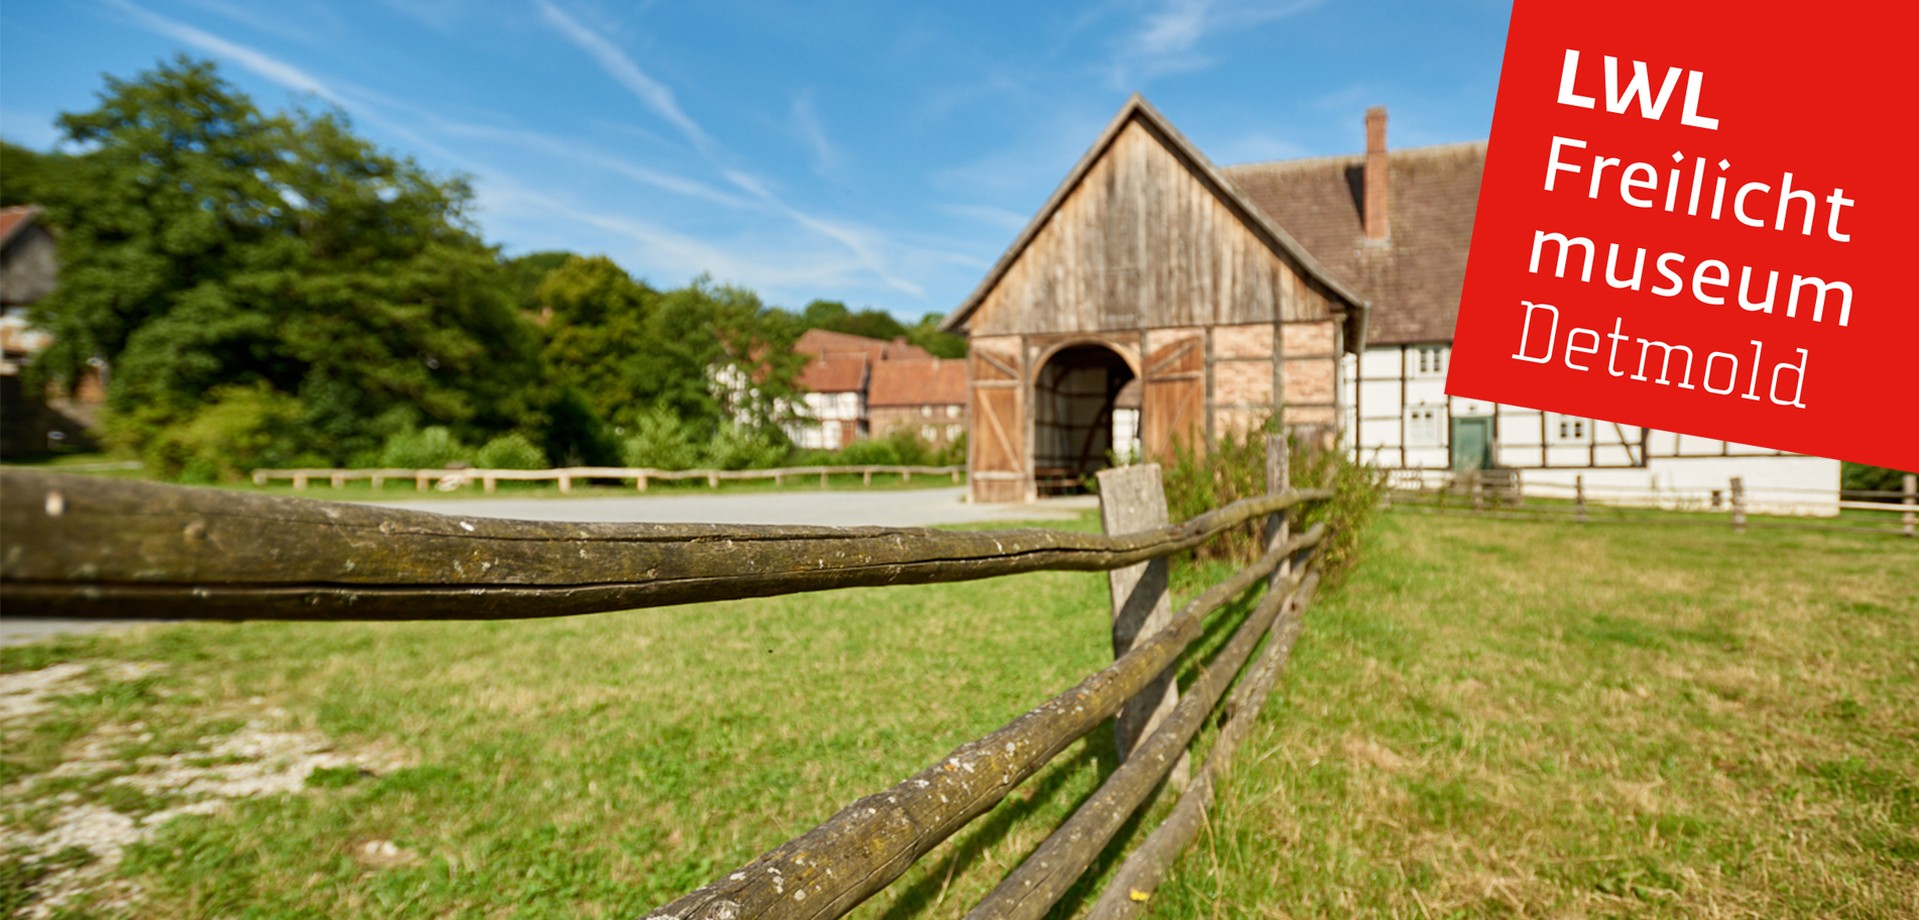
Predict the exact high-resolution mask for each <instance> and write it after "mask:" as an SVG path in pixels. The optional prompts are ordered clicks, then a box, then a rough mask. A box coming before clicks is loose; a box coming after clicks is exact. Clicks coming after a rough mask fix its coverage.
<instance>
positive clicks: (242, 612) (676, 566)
mask: <svg viewBox="0 0 1919 920" xmlns="http://www.w3.org/2000/svg"><path fill="white" fill-rule="evenodd" d="M1284 450H1285V447H1284V444H1283V442H1281V441H1280V440H1279V439H1273V440H1272V441H1271V442H1269V444H1268V452H1269V462H1268V469H1267V482H1268V494H1266V495H1264V496H1260V497H1256V498H1250V499H1245V500H1242V501H1238V502H1235V503H1233V504H1231V505H1227V506H1225V507H1223V508H1219V509H1216V510H1214V511H1210V512H1207V513H1206V514H1202V515H1200V516H1198V517H1195V518H1193V519H1191V520H1188V521H1185V522H1182V523H1178V524H1163V522H1164V521H1165V504H1164V498H1163V496H1162V495H1161V494H1160V491H1159V480H1158V468H1157V467H1152V466H1147V467H1132V468H1127V469H1123V470H1111V471H1108V472H1107V473H1104V474H1101V481H1100V487H1101V494H1102V501H1103V502H1104V503H1105V507H1104V509H1103V510H1104V511H1105V514H1104V517H1105V520H1106V522H1107V530H1108V532H1107V533H1105V534H1099V535H1095V534H1076V533H1065V532H1059V531H1046V530H1004V531H993V532H970V533H969V532H947V531H935V530H921V529H901V528H878V527H860V528H826V527H770V526H769V527H720V526H706V525H650V524H633V525H610V524H555V523H541V522H527V521H503V520H490V519H481V518H472V519H467V518H461V517H457V516H443V515H437V514H427V513H423V512H409V511H397V510H392V509H383V508H373V507H365V506H355V505H346V504H339V503H333V502H316V501H309V500H306V499H301V498H292V497H283V496H271V495H260V494H247V493H238V492H226V491H217V490H207V489H187V488H180V487H173V486H164V485H156V484H151V483H141V482H132V481H126V480H114V479H99V478H90V477H77V476H62V475H56V474H47V473H38V472H22V471H13V470H7V471H0V534H4V535H5V540H6V546H5V550H4V555H3V556H0V604H4V605H5V608H6V614H7V615H8V616H68V617H117V618H126V617H166V618H202V619H208V618H210V619H283V620H419V619H436V620H437V619H497V618H517V617H546V616H565V615H574V614H586V613H596V612H609V611H616V610H628V609H633V608H637V607H650V606H660V605H666V604H678V603H686V602H691V601H704V600H715V599H726V598H740V597H753V596H761V595H772V594H783V593H790V592H798V591H813V590H822V589H827V588H843V587H856V586H866V585H884V584H912V583H932V582H948V581H958V580H966V579H976V578H987V577H994V576H998V575H1007V574H1013V573H1018V572H1031V571H1038V570H1062V569H1063V570H1080V571H1106V572H1109V573H1110V574H1109V584H1110V588H1111V592H1110V593H1111V597H1112V605H1113V613H1114V617H1115V621H1114V629H1113V641H1114V651H1115V660H1114V661H1113V663H1112V664H1111V665H1110V666H1108V667H1106V668H1104V669H1102V670H1100V671H1099V672H1097V673H1095V674H1092V675H1090V676H1088V677H1087V678H1085V679H1084V680H1082V681H1080V682H1079V683H1078V684H1076V685H1074V686H1073V687H1071V688H1069V689H1067V690H1065V691H1064V692H1062V693H1060V694H1058V695H1057V696H1054V697H1053V698H1052V699H1050V700H1047V701H1045V702H1043V703H1041V704H1040V705H1039V706H1037V707H1035V708H1034V709H1032V710H1031V711H1029V712H1027V713H1026V714H1024V715H1022V716H1020V717H1018V718H1016V719H1014V720H1013V721H1011V722H1009V723H1007V724H1006V725H1004V726H1002V727H1001V728H999V729H998V730H996V731H994V732H992V733H990V734H988V735H986V736H985V737H982V738H980V739H978V740H976V741H972V742H968V743H967V744H964V745H961V746H960V747H959V748H957V749H956V750H954V751H953V752H952V753H951V754H949V755H948V756H946V757H944V758H942V759H940V760H939V761H938V762H936V763H934V764H932V765H930V766H928V767H926V768H925V769H923V770H921V771H919V772H918V773H916V774H914V775H913V776H909V777H907V778H906V779H904V780H902V781H900V782H899V783H897V784H895V785H894V786H892V787H891V788H888V789H885V790H883V791H881V792H878V793H875V794H873V795H870V796H867V797H865V798H863V799H860V800H859V801H856V802H854V803H853V804H851V805H849V806H847V807H846V808H844V809H842V810H841V811H840V812H839V813H838V814H835V815H834V816H832V817H831V818H829V819H827V820H826V821H825V822H823V823H821V824H820V825H818V826H817V827H814V828H813V829H811V830H809V831H806V832H805V833H802V834H800V835H799V836H797V837H795V838H793V839H792V840H789V841H788V842H787V843H785V844H782V845H781V846H779V847H776V848H774V849H773V850H771V851H769V852H767V853H765V854H762V855H761V856H759V857H758V858H756V859H754V860H752V861H750V862H748V863H747V864H746V865H744V866H741V867H740V868H739V869H737V870H736V871H733V872H730V873H727V874H725V875H723V876H721V877H719V878H717V879H715V880H714V881H713V882H711V883H709V884H707V885H705V886H703V887H701V888H699V889H698V890H695V891H693V892H690V893H688V894H686V895H684V896H683V897H681V898H679V899H677V900H675V901H673V902H672V903H670V904H667V905H665V906H663V907H661V908H659V909H658V910H656V911H654V912H653V913H651V914H649V915H648V916H649V917H658V918H669V917H670V918H676V920H691V918H715V920H717V918H746V917H777V918H823V917H837V916H840V915H842V914H844V913H846V912H847V911H850V910H852V909H853V908H854V907H856V906H858V905H859V904H860V903H862V902H864V901H865V900H866V899H868V898H870V897H871V896H873V895H874V894H875V893H877V892H879V891H881V890H883V889H884V888H885V887H886V886H887V885H889V884H891V883H892V882H893V881H894V880H896V879H898V878H899V877H900V876H901V875H902V874H903V873H905V872H906V870H907V869H908V868H909V867H910V866H912V865H913V864H914V862H915V861H917V860H918V859H920V858H921V857H923V856H925V855H926V854H927V853H928V852H930V851H931V850H932V849H933V848H934V847H935V846H937V845H939V844H940V843H941V842H942V841H944V840H946V839H947V838H949V837H950V836H952V835H953V834H954V833H956V832H958V831H959V830H960V829H962V828H964V827H965V826H966V825H967V824H968V823H969V822H971V821H972V820H973V819H975V818H977V817H979V816H981V815H983V814H985V813H986V812H988V811H990V810H992V808H993V807H994V806H995V805H997V804H998V803H999V802H1000V801H1001V800H1003V799H1004V798H1005V797H1006V796H1007V794H1008V793H1010V792H1011V791H1012V790H1013V789H1015V788H1016V787H1018V786H1019V785H1020V783H1022V782H1024V781H1025V780H1026V779H1028V778H1030V777H1032V776H1033V775H1034V774H1035V773H1037V772H1038V771H1039V770H1040V769H1041V768H1042V767H1044V766H1045V765H1046V764H1047V763H1048V762H1050V761H1051V760H1052V759H1053V758H1054V757H1055V756H1057V755H1059V754H1060V753H1061V752H1062V751H1064V750H1065V749H1066V748H1068V747H1069V746H1071V745H1072V744H1073V743H1075V742H1077V741H1079V740H1080V739H1082V738H1084V737H1085V736H1086V735H1087V734H1088V733H1090V732H1091V731H1093V730H1094V729H1095V728H1097V727H1099V726H1100V725H1101V724H1103V723H1104V722H1105V721H1106V720H1108V719H1117V721H1118V726H1117V729H1116V731H1115V737H1116V741H1117V743H1118V744H1119V746H1120V752H1121V758H1122V762H1121V764H1120V765H1119V767H1118V768H1116V769H1115V770H1114V771H1113V772H1112V773H1111V774H1110V775H1109V776H1108V777H1107V778H1106V780H1105V782H1104V784H1103V785H1102V786H1101V787H1100V788H1099V790H1098V791H1096V792H1095V793H1094V795H1093V796H1092V797H1091V798H1090V799H1088V800H1087V801H1086V802H1085V803H1084V804H1082V805H1081V806H1080V808H1079V809H1078V810H1077V811H1076V812H1075V813H1074V814H1073V815H1072V816H1071V817H1070V818H1068V819H1067V820H1066V821H1065V823H1064V824H1062V826H1061V827H1060V828H1058V829H1057V830H1056V831H1055V832H1054V833H1053V834H1052V835H1051V836H1050V837H1049V838H1048V839H1047V840H1046V842H1044V843H1043V844H1041V845H1040V847H1039V848H1038V849H1037V850H1036V851H1035V852H1034V853H1032V854H1031V855H1030V856H1029V858H1028V859H1027V860H1026V861H1025V862H1024V863H1023V864H1022V865H1021V866H1020V867H1019V868H1018V869H1016V870H1015V871H1014V872H1013V873H1012V874H1011V875H1009V876H1008V877H1007V878H1006V879H1005V881H1004V882H1003V883H1002V884H1001V885H1000V887H999V888H997V889H995V891H994V892H993V893H992V894H990V895H989V896H987V898H986V899H985V900H983V901H981V902H980V904H979V905H978V906H977V907H976V908H975V909H974V911H973V912H972V914H971V915H970V916H972V917H1002V916H1006V917H1037V916H1040V915H1041V914H1044V913H1045V912H1046V911H1048V910H1050V909H1051V908H1052V906H1053V905H1054V904H1055V903H1056V902H1057V901H1058V900H1059V899H1060V898H1061V897H1062V896H1063V895H1064V894H1065V893H1066V892H1067V890H1068V889H1069V888H1070V887H1071V886H1072V885H1073V883H1074V882H1075V881H1076V880H1077V879H1078V878H1079V877H1080V876H1081V875H1082V874H1083V873H1084V871H1085V870H1086V868H1087V867H1088V866H1089V865H1090V864H1091V863H1092V862H1093V860H1094V859H1096V858H1097V857H1098V856H1099V854H1101V853H1102V852H1104V851H1105V850H1106V849H1107V848H1108V847H1109V845H1110V843H1111V840H1112V839H1113V837H1114V836H1115V834H1116V833H1117V831H1118V830H1119V829H1120V828H1121V827H1122V826H1123V825H1124V824H1125V823H1126V822H1127V821H1128V820H1129V819H1130V818H1131V816H1132V815H1134V814H1135V813H1137V812H1138V811H1139V809H1140V808H1141V807H1143V805H1144V804H1145V803H1146V802H1147V801H1148V799H1149V797H1150V795H1151V793H1152V792H1153V791H1154V790H1155V789H1156V788H1159V787H1160V786H1162V785H1166V784H1167V783H1168V780H1169V779H1170V784H1171V785H1172V786H1175V787H1183V789H1182V795H1181V798H1180V799H1179V801H1178V803H1177V804H1176V805H1175V807H1174V809H1173V811H1172V815H1171V817H1170V818H1169V819H1168V820H1167V822H1166V823H1165V824H1164V825H1163V826H1161V827H1160V828H1159V829H1158V830H1157V831H1155V832H1154V833H1153V834H1152V835H1151V836H1149V837H1148V838H1147V840H1146V841H1145V843H1144V844H1143V845H1142V846H1141V847H1139V848H1137V849H1136V851H1135V852H1134V853H1133V854H1132V855H1131V856H1130V857H1129V858H1128V859H1127V860H1126V862H1125V863H1124V864H1123V866H1122V868H1121V870H1120V880H1121V882H1120V883H1116V887H1118V890H1119V894H1118V895H1117V896H1115V895H1114V894H1113V893H1112V891H1110V890H1109V891H1108V893H1107V895H1106V896H1104V897H1102V898H1101V899H1100V900H1099V901H1098V903H1097V904H1096V905H1095V906H1094V914H1095V915H1096V916H1101V917H1116V916H1125V915H1127V914H1129V913H1131V912H1133V911H1136V910H1137V909H1138V908H1139V907H1140V899H1141V895H1142V894H1143V893H1148V892H1151V891H1152V890H1154V888H1155V886H1156V885H1157V884H1158V883H1159V880H1160V879H1162V878H1163V877H1164V874H1165V872H1166V870H1167V867H1168V866H1169V865H1170V864H1171V861H1172V859H1173V858H1174V857H1175V856H1176V855H1177V854H1178V852H1179V851H1180V850H1181V849H1182V848H1183V847H1184V846H1185V844H1186V843H1187V842H1189V841H1190V840H1191V839H1192V837H1193V835H1194V833H1195V831H1196V829H1197V828H1198V826H1199V822H1200V821H1201V820H1202V818H1203V815H1204V813H1205V811H1206V809H1207V808H1208V807H1209V803H1210V797H1211V795H1212V790H1213V786H1214V783H1215V782H1216V779H1217V776H1218V775H1219V772H1220V770H1221V769H1223V767H1224V765H1225V763H1226V762H1227V761H1228V759H1229V758H1230V756H1231V753H1232V751H1233V749H1234V747H1235V746H1236V745H1237V743H1238V741H1239V739H1240V738H1242V737H1243V736H1244V735H1245V733H1246V730H1247V726H1248V725H1250V723H1251V721H1252V719H1253V718H1254V717H1255V716H1256V714H1257V713H1258V712H1259V709H1260V706H1261V704H1262V703H1263V702H1264V700H1265V698H1266V696H1267V695H1268V693H1269V691H1270V689H1271V687H1272V684H1273V681H1274V680H1275V679H1276V676H1277V674H1278V672H1279V670H1280V669H1281V668H1282V667H1283V666H1284V663H1285V661H1286V658H1287V655H1288V653H1289V652H1290V650H1291V648H1292V644H1293V641H1294V639H1295V638H1296V637H1297V635H1298V632H1299V628H1300V620H1301V617H1302V615H1303V612H1304V608H1305V606H1306V604H1307V602H1308V600H1309V599H1310V598H1311V596H1312V594H1313V591H1314V589H1315V587H1316V585H1317V583H1318V579H1319V575H1318V572H1317V557H1316V554H1315V549H1316V548H1317V547H1318V546H1319V545H1320V543H1321V542H1322V541H1323V540H1324V537H1325V529H1324V526H1323V525H1315V526H1314V527H1313V528H1311V529H1309V530H1307V531H1306V532H1304V533H1301V534H1297V535H1295V534H1293V533H1292V531H1291V525H1290V523H1289V515H1290V513H1291V512H1292V511H1293V510H1294V509H1296V508H1298V507H1300V506H1301V505H1303V504H1306V503H1309V502H1314V501H1318V500H1322V499H1324V498H1326V497H1328V495H1329V493H1328V492H1326V491H1324V490H1295V489H1289V488H1287V487H1286V483H1287V476H1286V465H1285V462H1284ZM1259 520H1264V521H1265V523H1266V527H1267V534H1268V539H1267V551H1266V552H1265V554H1264V555H1263V556H1262V557H1261V558H1260V559H1259V560H1258V561H1256V562H1254V563H1253V564H1251V565H1248V566H1246V567H1244V568H1242V569H1240V570H1238V571H1236V572H1234V573H1233V574H1232V575H1230V576H1228V577H1227V578H1225V579H1224V580H1222V581H1221V582H1219V583H1218V584H1215V585H1212V586H1210V587H1208V588H1206V589H1205V590H1204V591H1202V592H1200V594H1199V595H1198V596H1197V597H1194V598H1193V599H1192V600H1190V601H1188V602H1187V603H1186V604H1185V605H1184V606H1182V607H1181V608H1180V609H1179V610H1178V611H1176V612H1175V611H1171V610H1170V609H1169V608H1168V606H1167V604H1166V596H1167V595H1166V578H1165V565H1166V557H1168V556H1169V555H1171V554H1173V553H1177V552H1179V551H1181V550H1185V549H1189V548H1192V547H1194V546H1197V545H1199V544H1200V543H1203V542H1204V541H1206V540H1208V539H1210V538H1212V537H1214V536H1216V535H1218V534H1220V533H1222V532H1224V531H1226V530H1227V529H1229V528H1234V527H1239V526H1243V525H1245V524H1247V523H1248V522H1252V521H1259ZM1260 586H1263V587H1264V589H1265V593H1264V595H1263V596H1262V597H1261V598H1260V600H1259V602H1258V603H1257V604H1256V605H1254V606H1253V608H1252V610H1251V612H1250V613H1248V614H1246V615H1245V616H1244V618H1243V619H1241V620H1240V622H1239V623H1238V624H1237V625H1236V626H1234V627H1233V630H1232V635H1231V638H1230V639H1228V640H1227V641H1226V643H1225V645H1224V646H1223V647H1222V648H1221V649H1220V651H1219V652H1218V653H1217V654H1216V655H1215V656H1214V657H1213V659H1212V661H1211V662H1209V663H1206V664H1205V665H1204V667H1203V669H1202V670H1201V672H1200V673H1199V676H1198V677H1197V678H1196V679H1195V680H1194V682H1193V683H1192V684H1191V685H1190V686H1188V687H1186V688H1184V689H1183V690H1179V689H1177V688H1174V687H1172V686H1171V683H1170V681H1171V675H1172V674H1173V673H1174V671H1175V667H1174V666H1175V665H1176V664H1178V663H1179V662H1180V661H1181V660H1182V658H1183V656H1185V655H1186V653H1187V652H1188V651H1189V649H1190V647H1191V646H1192V645H1193V644H1194V642H1195V640H1197V639H1198V638H1199V636H1200V635H1201V634H1202V632H1204V631H1205V630H1206V628H1207V626H1208V621H1209V620H1210V619H1212V618H1213V617H1215V616H1216V615H1217V614H1218V613H1219V611H1221V610H1223V609H1227V608H1228V606H1229V602H1231V601H1233V600H1234V599H1235V598H1237V597H1239V596H1240V595H1242V594H1245V593H1247V592H1248V591H1251V590H1253V589H1255V588H1256V587H1260ZM1262 643H1263V645H1262ZM1256 654H1257V657H1256V658H1255V655H1256ZM1249 661H1251V662H1252V664H1251V665H1250V667H1249V666H1248V662H1249ZM1242 672H1245V673H1244V674H1242ZM1229 687H1230V688H1232V694H1231V696H1230V697H1229V698H1228V699H1227V700H1226V704H1225V707H1224V708H1223V709H1222V708H1221V707H1220V705H1219V704H1220V700H1221V698H1222V697H1223V696H1226V694H1227V691H1228V688H1229ZM1215 714H1217V718H1218V719H1219V720H1220V721H1222V722H1223V723H1224V727H1223V728H1222V730H1221V731H1220V732H1219V734H1218V736H1217V738H1216V740H1215V742H1214V744H1213V746H1212V748H1211V756H1210V757H1208V759H1207V760H1206V762H1205V763H1204V764H1202V765H1201V766H1199V768H1198V770H1197V773H1196V775H1195V777H1194V778H1193V779H1192V780H1191V781H1190V782H1188V781H1187V780H1186V778H1185V776H1186V774H1185V771H1186V766H1185V764H1186V763H1187V755H1188V748H1189V747H1190V746H1191V745H1192V742H1193V740H1194V738H1195V737H1196V736H1197V735H1198V734H1199V732H1200V730H1201V728H1202V727H1203V726H1204V725H1205V723H1206V722H1207V721H1208V720H1209V718H1210V717H1215Z"/></svg>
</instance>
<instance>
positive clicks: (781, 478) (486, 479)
mask: <svg viewBox="0 0 1919 920" xmlns="http://www.w3.org/2000/svg"><path fill="white" fill-rule="evenodd" d="M965 472H966V467H963V466H896V465H885V464H878V465H871V464H869V465H864V466H786V467H778V468H769V469H763V470H659V469H653V468H651V467H631V466H566V467H556V468H553V469H548V470H495V469H478V468H462V469H428V470H412V469H399V468H384V469H370V468H369V469H345V468H310V469H262V470H254V471H253V476H252V478H253V484H254V485H256V486H263V485H266V484H267V483H269V482H273V481H276V480H285V481H289V482H292V483H293V488H294V490H295V491H298V492H304V491H306V488H307V486H308V485H309V484H311V483H314V482H324V483H326V484H328V485H330V486H332V487H333V488H335V489H339V488H344V487H345V486H346V484H347V483H349V482H357V481H360V480H366V481H367V482H368V484H369V485H371V486H372V487H373V488H374V489H376V490H378V489H380V488H381V487H383V486H385V485H386V483H387V481H388V480H395V481H399V482H409V481H410V482H412V483H413V487H414V489H415V490H416V491H420V492H425V491H426V490H427V489H428V488H433V489H437V490H439V491H442V492H452V491H455V490H457V489H462V488H465V487H466V486H468V485H471V484H473V483H479V484H480V487H481V488H482V489H484V490H485V491H487V492H492V491H494V490H496V489H498V488H499V484H500V483H502V482H557V483H559V485H560V491H561V492H571V491H573V483H574V482H575V481H583V480H592V479H618V480H622V481H624V480H628V479H631V480H633V486H634V488H635V489H636V490H638V491H640V492H644V491H646V490H647V487H648V486H649V485H651V484H652V483H655V482H681V481H685V480H689V479H691V480H700V479H704V480H706V485H707V487H708V488H713V489H717V488H719V487H720V483H722V482H745V481H748V480H755V479H771V480H773V484H774V485H785V484H786V480H788V479H793V480H795V481H798V480H803V479H811V478H812V477H818V478H819V482H820V488H822V489H824V488H826V487H827V486H828V484H830V483H831V482H832V479H833V477H835V476H858V477H860V484H861V485H863V486H870V485H872V484H873V477H874V476H876V475H878V476H898V477H899V478H900V481H901V482H912V481H913V477H914V476H920V477H924V478H932V477H936V476H945V477H948V478H949V479H951V480H952V481H953V482H959V481H960V477H961V476H962V475H963V474H964V473H965Z"/></svg>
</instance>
